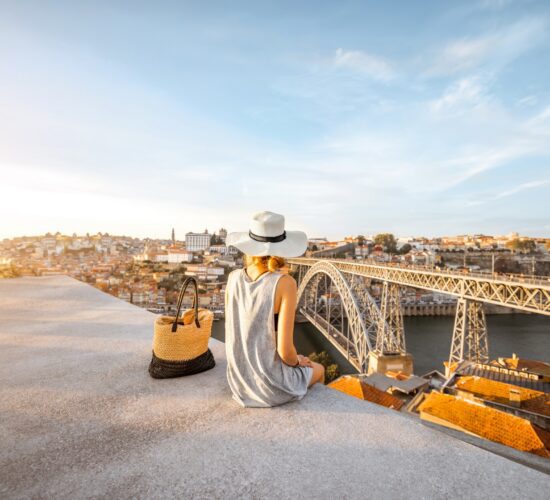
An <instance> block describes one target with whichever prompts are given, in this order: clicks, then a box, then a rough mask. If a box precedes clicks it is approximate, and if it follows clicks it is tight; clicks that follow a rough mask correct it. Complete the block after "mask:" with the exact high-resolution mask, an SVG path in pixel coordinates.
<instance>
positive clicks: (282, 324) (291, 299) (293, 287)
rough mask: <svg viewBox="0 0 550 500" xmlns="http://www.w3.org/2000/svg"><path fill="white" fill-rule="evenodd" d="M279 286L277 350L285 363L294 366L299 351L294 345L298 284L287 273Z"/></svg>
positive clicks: (280, 280)
mask: <svg viewBox="0 0 550 500" xmlns="http://www.w3.org/2000/svg"><path fill="white" fill-rule="evenodd" d="M277 287H278V289H279V293H280V295H281V306H280V308H279V320H278V324H277V352H278V353H279V356H280V357H281V359H282V360H283V362H284V363H286V364H287V365H291V366H294V365H296V362H297V360H298V353H297V352H296V348H295V347H294V319H295V314H296V305H297V304H296V300H297V291H298V285H297V284H296V280H295V279H294V278H293V277H292V276H290V275H288V274H285V275H283V276H282V277H281V278H280V279H279V282H278V283H277Z"/></svg>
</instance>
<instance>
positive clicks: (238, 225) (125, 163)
mask: <svg viewBox="0 0 550 500" xmlns="http://www.w3.org/2000/svg"><path fill="white" fill-rule="evenodd" d="M2 5H3V7H4V8H3V16H2V17H1V18H0V28H1V29H0V40H1V41H2V44H1V45H0V46H1V47H2V49H0V50H1V53H2V57H1V58H0V69H1V70H2V73H3V74H4V75H8V76H7V78H4V79H3V80H2V82H1V83H0V109H2V118H1V119H0V178H1V179H2V182H1V183H0V210H1V211H2V214H4V217H3V222H2V224H1V225H0V238H12V237H17V236H23V235H41V234H45V233H46V232H56V231H60V232H61V233H63V234H72V233H73V232H76V233H77V234H81V233H83V232H84V233H86V232H89V233H90V234H94V233H97V232H108V233H110V234H119V235H121V234H128V235H132V236H135V237H140V238H143V237H151V238H164V237H167V236H168V235H169V234H170V230H171V228H172V227H175V228H176V235H177V234H178V233H179V234H180V235H181V234H184V233H185V232H187V231H199V232H200V231H203V230H204V228H205V227H206V228H212V230H213V231H217V229H219V228H220V227H224V228H226V229H227V230H228V231H229V232H231V231H241V230H246V229H247V227H248V222H249V219H250V217H251V215H252V214H253V213H255V212H257V211H261V210H271V211H274V212H278V213H282V214H283V215H285V218H286V227H287V228H288V229H290V230H294V229H299V230H304V231H305V232H306V233H307V234H308V236H309V237H311V238H316V237H327V238H328V239H329V240H336V239H339V238H343V237H345V236H349V235H358V234H376V233H380V232H392V233H394V234H396V235H401V236H414V235H424V236H427V237H436V236H443V235H460V234H492V235H505V234H508V233H510V232H518V233H519V234H521V235H524V236H531V237H548V236H550V220H549V218H548V214H550V199H549V197H548V196H547V193H548V192H549V187H550V140H549V139H550V89H549V88H548V83H547V82H548V81H550V78H549V77H550V67H549V65H547V64H542V62H543V61H546V60H548V59H549V56H550V5H549V4H548V3H546V2H537V1H510V0H480V1H472V2H462V3H460V4H459V5H458V4H457V5H452V6H451V5H449V4H447V5H445V6H444V5H442V4H441V3H440V2H422V3H415V4H414V5H413V4H412V3H410V2H393V3H392V4H391V6H390V7H388V5H387V4H385V5H384V7H383V6H381V5H380V4H378V3H376V2H366V3H364V4H359V3H356V2H339V3H338V4H337V5H336V4H326V5H319V4H317V3H312V2H305V3H301V4H300V5H295V4H294V3H292V4H291V3H286V2H282V3H279V4H278V5H277V6H267V5H263V6H262V5H257V4H255V3H248V2H237V3H234V4H232V8H231V9H228V8H227V5H226V4H224V3H211V4H209V5H208V6H206V5H201V4H199V3H194V2H191V3H188V4H186V5H185V6H182V5H180V4H179V3H177V2H167V3H163V5H162V6H158V5H157V6H151V7H147V6H145V5H140V6H136V5H133V4H132V9H130V8H129V5H130V4H125V3H124V2H122V3H119V4H117V5H114V4H113V3H111V2H93V3H92V2H90V3H87V2H79V3H78V4H74V3H71V2H62V1H56V2H48V3H47V4H46V3H45V2H25V3H23V2H9V1H8V2H2ZM214 228H216V229H214Z"/></svg>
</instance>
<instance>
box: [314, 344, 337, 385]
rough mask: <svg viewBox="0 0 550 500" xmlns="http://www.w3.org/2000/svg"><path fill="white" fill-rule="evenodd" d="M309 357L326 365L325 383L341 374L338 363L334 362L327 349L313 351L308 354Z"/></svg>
mask: <svg viewBox="0 0 550 500" xmlns="http://www.w3.org/2000/svg"><path fill="white" fill-rule="evenodd" d="M308 358H309V359H310V360H311V361H315V362H316V363H320V364H322V365H323V366H324V367H325V384H329V383H330V382H332V381H333V380H335V379H337V378H338V377H339V376H340V369H339V368H338V365H337V364H336V363H334V361H333V360H332V358H331V357H330V356H329V355H328V353H327V352H326V351H321V352H319V353H316V352H312V353H311V354H309V355H308Z"/></svg>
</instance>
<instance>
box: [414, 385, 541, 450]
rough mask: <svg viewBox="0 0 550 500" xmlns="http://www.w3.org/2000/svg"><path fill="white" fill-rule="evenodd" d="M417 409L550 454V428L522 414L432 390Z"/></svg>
mask: <svg viewBox="0 0 550 500" xmlns="http://www.w3.org/2000/svg"><path fill="white" fill-rule="evenodd" d="M418 410H419V412H420V415H421V416H422V417H423V418H425V416H424V415H428V416H433V417H436V418H438V419H441V420H444V421H446V422H449V423H450V424H452V425H454V426H456V427H459V428H461V429H462V430H464V431H466V432H470V433H472V434H476V435H478V436H480V437H483V438H486V439H489V440H491V441H495V442H497V443H502V444H504V445H506V446H511V447H512V448H516V449H518V450H522V451H528V452H530V453H535V454H536V455H540V456H542V457H546V458H550V432H548V431H545V430H543V429H541V428H540V427H538V426H536V425H535V424H532V423H531V422H529V420H526V419H524V418H521V417H516V416H515V415H511V414H509V413H505V412H502V411H499V410H495V409H494V408H489V407H487V406H483V405H482V404H480V403H475V402H472V401H468V400H464V399H460V398H457V397H455V396H451V395H449V394H442V393H440V392H435V391H434V392H431V393H430V394H428V395H426V398H425V399H424V401H423V402H422V403H421V404H420V406H419V407H418Z"/></svg>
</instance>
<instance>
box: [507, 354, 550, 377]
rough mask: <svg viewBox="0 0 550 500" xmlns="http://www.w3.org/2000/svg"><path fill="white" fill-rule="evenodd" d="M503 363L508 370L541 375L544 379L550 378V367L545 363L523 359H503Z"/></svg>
mask: <svg viewBox="0 0 550 500" xmlns="http://www.w3.org/2000/svg"><path fill="white" fill-rule="evenodd" d="M502 361H503V362H504V364H505V365H506V366H507V367H508V368H513V369H515V370H520V371H527V372H532V373H539V374H541V375H544V377H550V365H549V364H548V363H545V362H544V361H535V360H533V359H521V358H503V359H502Z"/></svg>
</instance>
